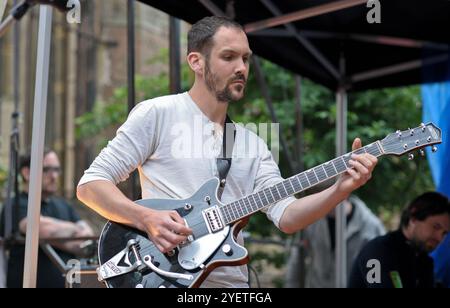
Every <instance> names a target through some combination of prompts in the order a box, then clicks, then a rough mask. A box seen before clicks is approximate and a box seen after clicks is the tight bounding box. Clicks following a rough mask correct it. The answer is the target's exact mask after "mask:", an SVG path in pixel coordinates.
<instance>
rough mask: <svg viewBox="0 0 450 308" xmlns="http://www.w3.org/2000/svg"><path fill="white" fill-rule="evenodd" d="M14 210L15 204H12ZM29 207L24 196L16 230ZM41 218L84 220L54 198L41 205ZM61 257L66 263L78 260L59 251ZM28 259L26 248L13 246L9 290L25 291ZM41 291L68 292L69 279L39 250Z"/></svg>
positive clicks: (61, 200) (3, 212)
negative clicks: (21, 289)
mask: <svg viewBox="0 0 450 308" xmlns="http://www.w3.org/2000/svg"><path fill="white" fill-rule="evenodd" d="M11 204H12V206H14V201H13V202H11ZM27 206H28V194H26V193H21V194H20V196H19V211H18V219H17V220H15V221H16V223H14V222H13V229H14V230H18V225H17V223H18V222H20V221H21V220H22V219H23V218H26V216H27ZM12 212H15V211H14V210H13V211H12ZM4 215H5V210H4V209H3V211H2V214H1V221H0V228H1V230H2V231H1V232H2V233H3V229H4V221H5V217H4ZM41 215H42V216H48V217H52V218H56V219H60V220H64V221H70V222H78V221H79V220H80V217H79V216H78V214H77V213H76V212H75V210H74V209H73V208H72V207H71V206H70V204H69V203H67V201H65V200H64V199H62V198H57V197H51V198H49V199H47V200H42V202H41ZM55 250H56V252H57V253H58V255H59V256H60V257H61V258H62V260H63V261H64V262H67V261H68V260H70V259H74V258H75V256H73V255H71V254H69V253H67V252H64V251H61V250H59V249H55ZM24 257H25V245H24V244H13V245H12V246H11V249H10V253H9V258H8V275H7V282H6V284H7V287H8V288H21V287H22V284H23V283H22V282H23V267H24ZM36 286H37V287H38V288H64V286H65V279H64V276H63V273H61V271H60V270H58V268H57V267H56V266H55V265H54V263H52V261H51V260H50V259H49V258H48V257H47V255H46V254H45V253H44V251H43V250H42V249H39V254H38V270H37V283H36Z"/></svg>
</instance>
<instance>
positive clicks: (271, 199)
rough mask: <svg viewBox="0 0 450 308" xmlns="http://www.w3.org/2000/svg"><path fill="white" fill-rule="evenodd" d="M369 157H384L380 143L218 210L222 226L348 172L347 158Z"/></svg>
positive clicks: (309, 170)
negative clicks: (364, 155)
mask: <svg viewBox="0 0 450 308" xmlns="http://www.w3.org/2000/svg"><path fill="white" fill-rule="evenodd" d="M353 153H355V154H363V153H369V154H372V155H373V156H376V157H378V156H381V155H383V154H384V151H383V149H382V146H381V144H380V141H376V142H374V143H371V144H369V145H366V146H364V147H362V148H359V149H357V150H355V151H353V152H349V153H347V154H344V155H342V156H339V157H337V158H335V159H333V160H330V161H328V162H326V163H324V164H321V165H319V166H317V167H314V168H311V169H308V170H306V171H304V172H302V173H299V174H297V175H294V176H292V177H290V178H288V179H286V180H284V181H282V182H280V183H278V184H276V185H273V186H270V187H267V188H265V189H263V190H260V191H258V192H256V193H253V194H251V195H248V196H246V197H244V198H241V199H239V200H236V201H234V202H231V203H229V204H225V205H223V206H221V207H220V210H221V213H222V217H223V218H224V220H225V223H226V224H230V223H233V222H236V221H239V220H241V219H242V218H244V217H247V216H250V215H252V214H254V213H256V212H258V211H259V210H261V209H262V208H264V207H266V206H269V205H271V204H274V203H277V202H279V201H281V200H283V199H286V198H288V197H290V196H292V195H294V194H297V193H299V192H302V191H304V190H306V189H308V188H311V187H313V186H315V185H317V184H319V183H322V182H325V181H326V180H329V179H332V178H334V177H336V176H337V175H339V174H341V173H344V172H345V171H346V170H347V169H348V168H352V167H351V166H350V165H349V163H348V161H349V160H350V157H351V155H352V154H353Z"/></svg>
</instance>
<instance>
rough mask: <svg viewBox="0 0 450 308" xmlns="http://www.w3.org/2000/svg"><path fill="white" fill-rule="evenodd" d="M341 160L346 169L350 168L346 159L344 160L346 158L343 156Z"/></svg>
mask: <svg viewBox="0 0 450 308" xmlns="http://www.w3.org/2000/svg"><path fill="white" fill-rule="evenodd" d="M341 159H342V161H343V162H344V166H345V167H346V168H348V165H347V162H346V161H345V159H344V156H341Z"/></svg>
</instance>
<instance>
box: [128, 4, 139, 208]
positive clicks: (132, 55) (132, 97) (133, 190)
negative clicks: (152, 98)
mask: <svg viewBox="0 0 450 308" xmlns="http://www.w3.org/2000/svg"><path fill="white" fill-rule="evenodd" d="M134 7H135V0H128V1H127V55H128V56H127V84H128V113H130V111H131V110H132V109H133V108H134V106H135V103H136V88H135V80H134V75H135V67H136V64H135V63H136V52H135V42H136V40H135V25H134V11H135V9H134ZM128 185H129V194H130V195H131V196H130V198H131V199H132V200H136V199H139V192H138V189H137V187H136V185H137V171H133V173H132V174H131V177H130V181H129V182H128Z"/></svg>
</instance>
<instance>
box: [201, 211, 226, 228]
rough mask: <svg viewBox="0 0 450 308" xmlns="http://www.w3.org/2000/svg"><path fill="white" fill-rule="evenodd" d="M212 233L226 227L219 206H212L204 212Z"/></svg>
mask: <svg viewBox="0 0 450 308" xmlns="http://www.w3.org/2000/svg"><path fill="white" fill-rule="evenodd" d="M202 214H203V217H204V219H205V220H206V225H207V226H208V229H209V232H210V233H215V232H217V231H220V230H222V229H223V228H224V223H223V219H222V215H221V214H220V210H219V208H218V207H217V206H213V207H210V208H208V209H206V210H204V211H203V212H202Z"/></svg>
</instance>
